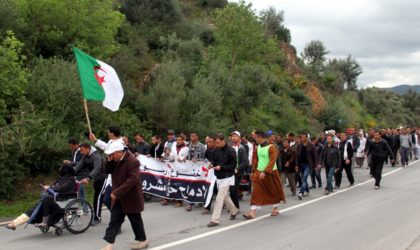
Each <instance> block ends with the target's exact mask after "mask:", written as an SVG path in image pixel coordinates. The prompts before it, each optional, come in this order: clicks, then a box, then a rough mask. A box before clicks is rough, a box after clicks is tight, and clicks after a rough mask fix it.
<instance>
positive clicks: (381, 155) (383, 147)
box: [368, 139, 395, 160]
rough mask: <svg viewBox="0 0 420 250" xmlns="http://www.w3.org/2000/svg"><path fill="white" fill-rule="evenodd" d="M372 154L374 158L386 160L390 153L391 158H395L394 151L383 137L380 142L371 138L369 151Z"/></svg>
mask: <svg viewBox="0 0 420 250" xmlns="http://www.w3.org/2000/svg"><path fill="white" fill-rule="evenodd" d="M368 153H369V154H370V155H372V159H380V160H385V159H386V158H387V157H388V155H389V156H390V158H391V160H393V159H395V158H394V157H395V156H394V153H392V150H391V147H389V144H388V142H387V141H385V140H384V139H381V140H380V141H379V142H376V141H374V140H371V141H370V143H369V152H368Z"/></svg>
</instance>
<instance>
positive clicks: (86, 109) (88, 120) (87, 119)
mask: <svg viewBox="0 0 420 250" xmlns="http://www.w3.org/2000/svg"><path fill="white" fill-rule="evenodd" d="M83 102H84V104H85V114H86V121H87V124H88V128H89V135H90V134H92V127H91V126H90V119H89V113H88V105H87V101H86V99H83Z"/></svg>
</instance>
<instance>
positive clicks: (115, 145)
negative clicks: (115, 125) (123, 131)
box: [105, 141, 124, 155]
mask: <svg viewBox="0 0 420 250" xmlns="http://www.w3.org/2000/svg"><path fill="white" fill-rule="evenodd" d="M123 150H124V145H123V144H122V143H121V142H119V141H114V142H112V143H111V144H110V145H109V146H108V148H107V149H106V150H105V154H107V155H110V154H113V153H115V152H117V151H123Z"/></svg>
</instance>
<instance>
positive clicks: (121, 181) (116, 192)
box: [103, 142, 148, 250]
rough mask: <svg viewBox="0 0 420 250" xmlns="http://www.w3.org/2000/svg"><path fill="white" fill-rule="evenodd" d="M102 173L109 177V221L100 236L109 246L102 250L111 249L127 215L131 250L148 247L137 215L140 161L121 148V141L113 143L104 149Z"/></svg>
mask: <svg viewBox="0 0 420 250" xmlns="http://www.w3.org/2000/svg"><path fill="white" fill-rule="evenodd" d="M105 154H107V155H108V156H107V162H106V164H105V171H106V172H107V173H108V174H111V175H112V193H111V219H110V221H109V225H108V228H107V229H106V233H105V236H104V238H103V239H104V240H105V241H107V242H108V243H109V244H108V245H107V246H106V247H105V248H103V249H104V250H112V247H113V244H114V242H115V238H116V236H117V234H118V231H119V229H120V228H121V225H122V223H123V222H124V218H125V216H128V219H129V220H130V223H131V227H132V229H133V232H134V235H135V240H136V241H135V242H134V243H133V244H132V245H131V249H136V250H137V249H144V248H146V247H148V242H147V239H146V233H145V231H144V225H143V220H142V218H141V212H142V211H143V210H144V200H143V191H142V188H141V185H140V169H139V166H140V162H139V161H138V160H137V158H136V157H135V156H134V155H133V154H131V153H130V152H128V150H126V149H125V148H124V145H123V144H122V143H121V142H113V143H111V144H110V145H109V146H108V148H107V149H106V150H105Z"/></svg>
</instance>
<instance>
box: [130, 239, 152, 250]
mask: <svg viewBox="0 0 420 250" xmlns="http://www.w3.org/2000/svg"><path fill="white" fill-rule="evenodd" d="M148 246H149V242H148V241H147V240H145V241H136V242H134V243H133V244H131V249H132V250H139V249H145V248H147V247H148Z"/></svg>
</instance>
